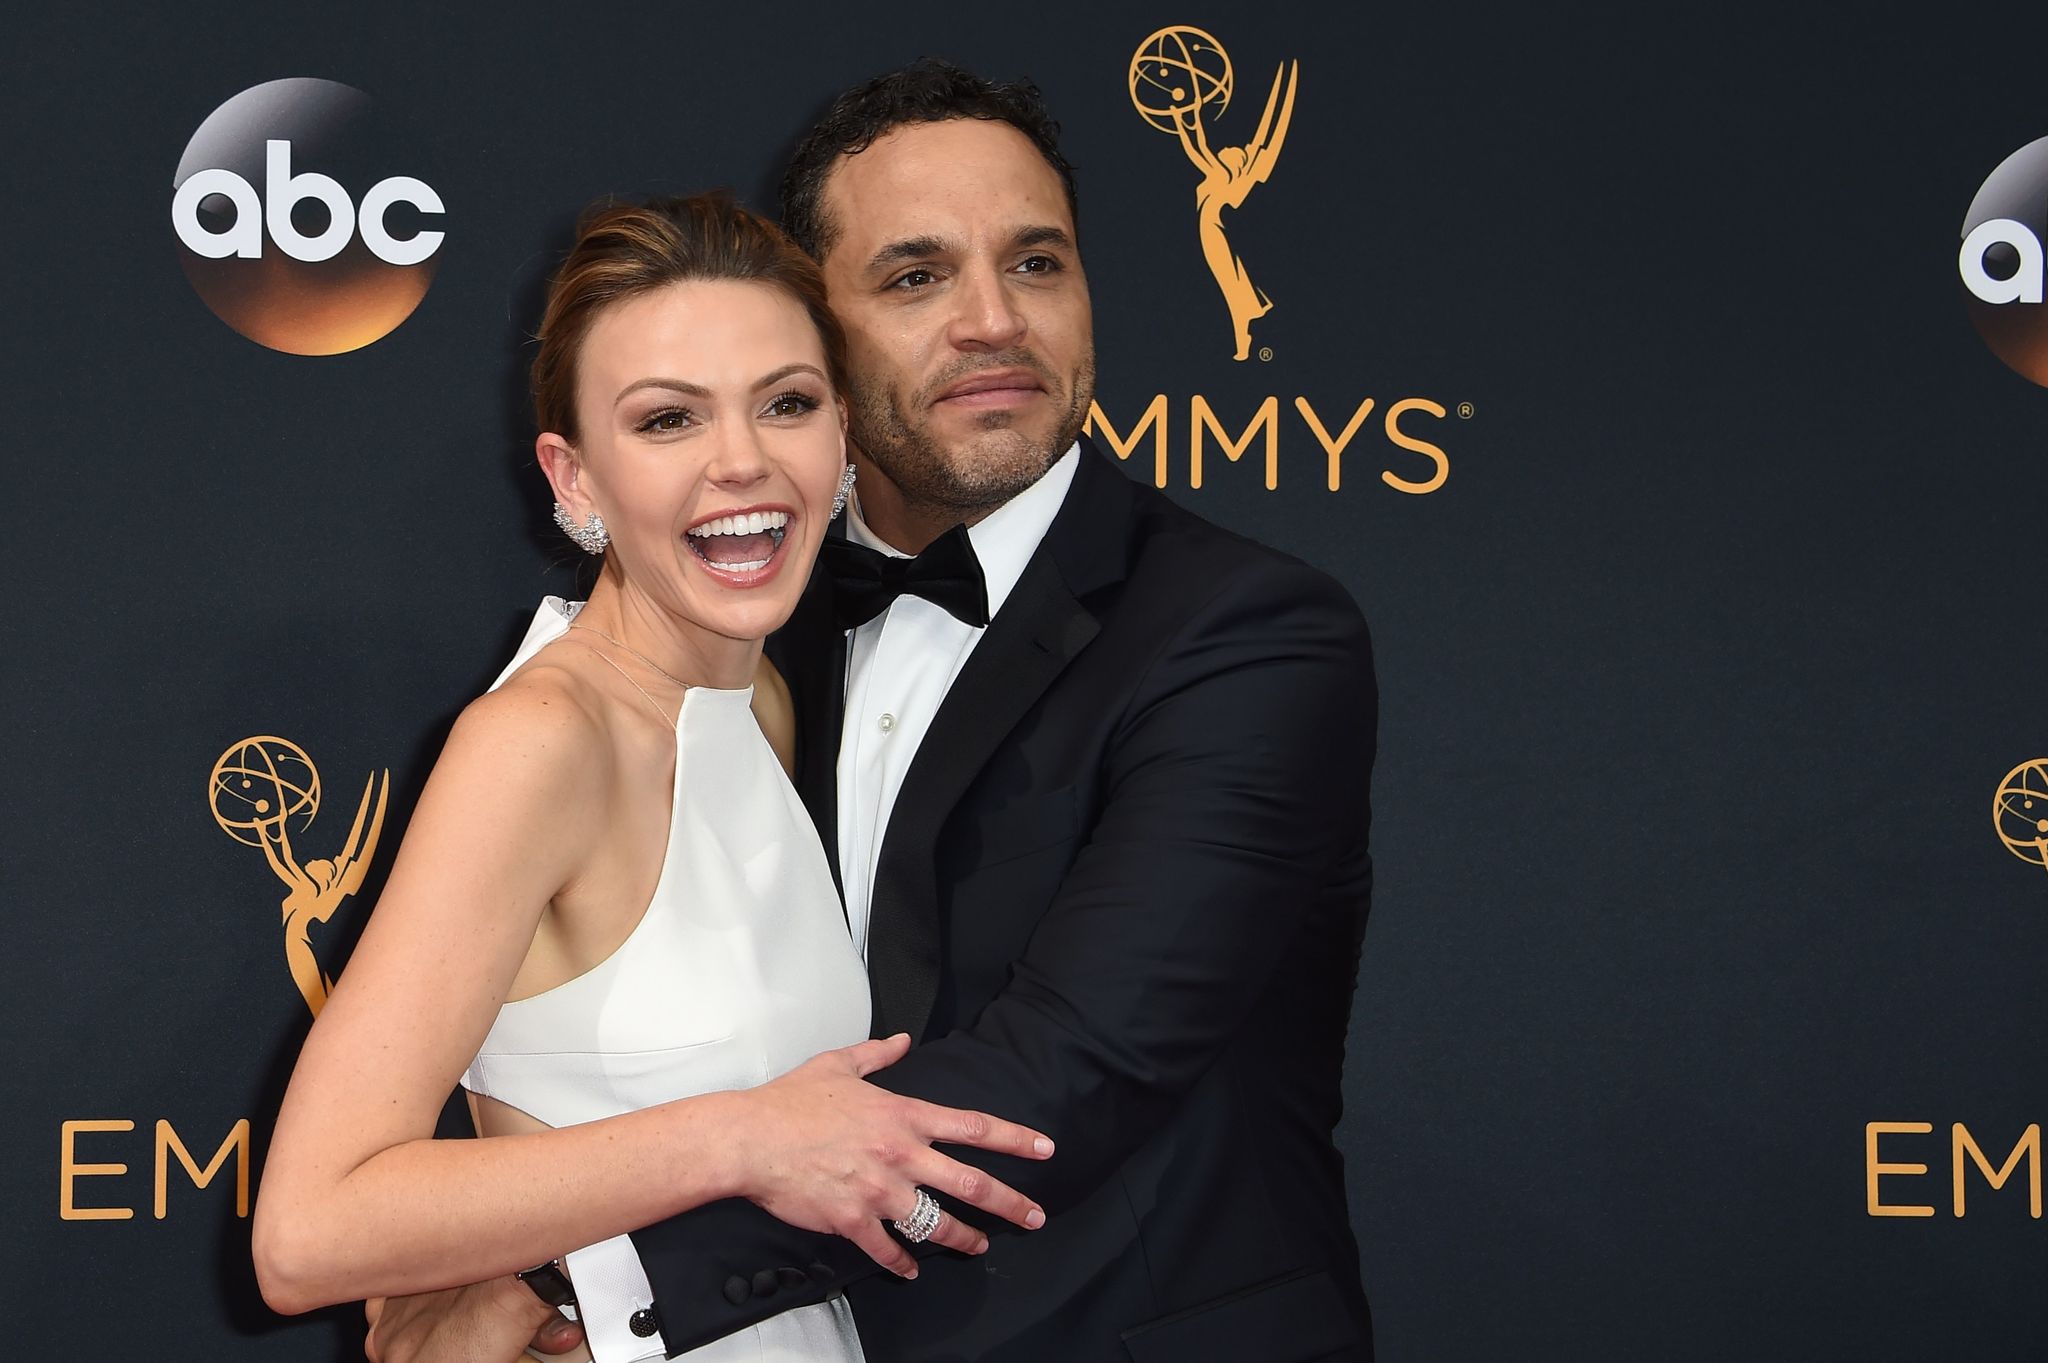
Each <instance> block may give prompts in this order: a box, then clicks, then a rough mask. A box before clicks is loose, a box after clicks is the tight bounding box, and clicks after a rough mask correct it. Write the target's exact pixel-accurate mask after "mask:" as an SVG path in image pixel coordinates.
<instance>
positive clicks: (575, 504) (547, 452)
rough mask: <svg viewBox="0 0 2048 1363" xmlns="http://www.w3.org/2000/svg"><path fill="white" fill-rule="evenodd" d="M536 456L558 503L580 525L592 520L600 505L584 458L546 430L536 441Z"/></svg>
mask: <svg viewBox="0 0 2048 1363" xmlns="http://www.w3.org/2000/svg"><path fill="white" fill-rule="evenodd" d="M533 457H534V460H535V461H536V462H537V463H539V465H540V471H541V472H542V473H544V474H546V475H547V479H548V486H549V487H551V488H553V489H554V493H555V500H556V501H557V502H560V503H561V504H562V505H563V506H566V507H568V508H569V512H570V514H571V515H573V516H575V518H576V519H577V521H578V522H583V521H587V520H589V519H590V515H591V513H592V512H594V511H596V510H597V503H596V502H595V501H594V500H592V498H591V495H590V486H589V480H588V479H586V478H585V477H584V476H583V456H581V455H580V454H578V453H577V452H576V447H575V446H574V445H571V444H570V443H569V442H568V441H567V440H564V439H563V438H562V437H561V436H559V435H557V434H555V432H553V431H542V432H541V433H540V435H539V436H537V437H536V438H535V439H534V442H533Z"/></svg>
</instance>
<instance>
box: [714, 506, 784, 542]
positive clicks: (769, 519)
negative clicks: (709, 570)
mask: <svg viewBox="0 0 2048 1363" xmlns="http://www.w3.org/2000/svg"><path fill="white" fill-rule="evenodd" d="M788 524H789V513H788V512H786V511H755V512H751V513H749V514H748V515H745V516H721V517H719V518H718V519H717V520H715V521H706V522H704V524H702V525H698V526H692V527H691V529H690V533H691V534H692V535H694V536H696V537H698V538H700V539H702V538H704V537H706V536H709V535H758V534H760V533H761V532H762V531H764V530H780V529H782V528H783V527H784V526H786V525H788Z"/></svg>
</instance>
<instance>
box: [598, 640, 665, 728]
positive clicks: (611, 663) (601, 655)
mask: <svg viewBox="0 0 2048 1363" xmlns="http://www.w3.org/2000/svg"><path fill="white" fill-rule="evenodd" d="M590 632H591V633H592V634H597V633H599V632H600V631H598V630H591V631H590ZM571 642H580V641H574V640H572V641H571ZM583 647H584V648H585V649H586V650H588V651H589V653H590V654H591V656H593V657H595V658H596V659H597V660H598V661H599V662H601V663H603V664H604V665H605V666H606V667H609V668H610V669H611V670H612V671H614V672H616V673H618V674H619V675H620V676H621V677H624V678H625V679H626V685H628V686H630V687H632V688H633V689H634V690H635V691H638V692H639V693H640V699H642V700H644V701H646V702H647V704H648V706H649V707H650V708H651V709H652V710H653V711H654V713H655V714H657V715H660V716H661V720H662V723H664V724H666V725H668V727H669V728H670V729H674V728H675V727H676V725H677V724H678V723H679V722H680V721H681V718H682V712H681V711H677V712H676V714H675V715H673V716H671V715H670V714H669V712H668V711H666V710H664V709H662V708H661V705H660V703H659V702H657V701H656V700H655V699H654V697H652V696H650V695H648V694H647V688H646V687H644V686H642V685H641V684H640V683H639V682H636V681H634V680H633V674H632V673H630V672H628V671H626V669H625V668H623V667H620V666H619V663H618V660H617V659H616V658H614V657H612V656H611V655H610V654H608V653H606V652H604V651H603V650H601V649H595V648H591V647H590V645H588V644H584V645H583ZM657 670H659V669H657Z"/></svg>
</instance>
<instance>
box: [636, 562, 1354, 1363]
mask: <svg viewBox="0 0 2048 1363" xmlns="http://www.w3.org/2000/svg"><path fill="white" fill-rule="evenodd" d="M1246 577H1249V578H1250V580H1246ZM1375 723H1376V692H1375V689H1374V684H1373V677H1372V661H1371V648H1370V644H1369V641H1368V638H1367V635H1366V630H1365V624H1364V621H1363V620H1362V619H1361V618H1360V617H1359V614H1358V611H1357V609H1356V607H1355V606H1353V605H1352V603H1351V601H1350V599H1349V598H1348V597H1347V596H1346V595H1345V594H1344V592H1343V590H1342V589H1341V588H1340V587H1338V586H1337V585H1336V584H1335V583H1334V582H1332V581H1330V580H1329V579H1328V578H1326V577H1324V576H1322V575H1321V574H1319V573H1315V572H1313V571H1311V570H1308V569H1305V568H1299V567H1289V568H1281V567H1275V568H1270V569H1265V570H1262V571H1259V572H1257V573H1254V574H1247V575H1245V576H1244V577H1237V578H1233V579H1232V580H1231V581H1230V582H1228V583H1227V584H1226V585H1224V586H1223V587H1221V588H1220V590H1219V591H1218V593H1217V595H1216V596H1215V598H1213V599H1212V600H1211V601H1210V602H1209V603H1208V605H1207V606H1206V607H1205V608H1204V609H1202V610H1201V611H1198V612H1196V613H1195V615H1194V616H1193V617H1192V618H1191V619H1190V620H1189V621H1188V622H1187V624H1186V625H1185V626H1184V627H1183V628H1182V629H1181V630H1180V631H1179V632H1178V634H1177V635H1176V637H1175V638H1174V640H1173V641H1172V643H1171V644H1170V645H1169V646H1168V648H1167V649H1166V650H1165V651H1164V652H1163V654H1162V655H1161V656H1160V658H1159V659H1158V660H1157V661H1156V662H1155V663H1154V664H1153V665H1152V666H1151V667H1150V668H1149V669H1148V672H1147V678H1146V682H1145V684H1144V686H1143V688H1142V689H1141V691H1140V693H1139V696H1138V700H1137V703H1136V704H1135V705H1134V706H1133V707H1132V709H1131V711H1130V712H1129V713H1128V714H1126V715H1125V717H1124V720H1123V728H1122V731H1121V732H1120V734H1119V736H1118V740H1117V742H1116V743H1115V745H1114V748H1113V750H1112V752H1111V753H1110V754H1109V758H1108V769H1107V772H1106V782H1105V787H1104V790H1105V796H1104V802H1103V807H1102V810H1101V815H1100V817H1099V819H1098V820H1097V822H1096V824H1095V826H1094V828H1093V830H1092V832H1091V834H1090V836H1089V838H1088V842H1087V844H1086V846H1085V847H1084V848H1083V849H1082V851H1081V852H1080V854H1079V856H1078V857H1077V859H1076V860H1075V862H1074V865H1073V867H1072V868H1071V869H1070V871H1069V873H1068V875H1067V876H1066V878H1065V880H1064V881H1063V882H1062V884H1061V886H1060V890H1059V893H1058V894H1057V896H1056V897H1055V899H1054V902H1053V903H1052V905H1051V906H1050V907H1049V908H1048V910H1047V912H1046V913H1045V915H1044V917H1043V919H1042V920H1041V921H1040V922H1039V924H1038V925H1037V927H1036V929H1035V931H1034V932H1033V934H1032V937H1031V942H1030V946H1029V947H1028V948H1027V950H1026V951H1025V953H1024V955H1023V956H1022V958H1020V959H1019V960H1018V961H1017V963H1016V965H1015V969H1014V973H1013V976H1012V978H1011V980H1010V982H1009V984H1008V985H1006V986H1005V988H1004V990H1003V992H1002V993H1001V994H1000V995H998V996H997V997H996V998H995V999H994V1000H993V1001H991V1002H990V1003H989V1005H988V1006H987V1007H986V1008H985V1009H983V1011H982V1013H981V1014H980V1016H979V1017H977V1018H976V1019H975V1020H974V1021H973V1022H972V1023H971V1024H969V1025H968V1026H966V1027H963V1028H960V1029H959V1030H957V1031H954V1032H952V1033H950V1034H948V1035H946V1036H944V1037H941V1038H937V1039H935V1040H933V1041H930V1042H927V1043H925V1044H923V1045H921V1046H917V1047H915V1048H913V1049H912V1051H911V1053H910V1054H909V1055H908V1056H906V1057H905V1058H904V1060H902V1061H901V1062H899V1063H898V1064H897V1065H896V1066H895V1067H893V1068H892V1069H891V1070H890V1071H887V1072H885V1073H884V1074H882V1075H880V1076H878V1082H881V1083H884V1084H886V1085H887V1086H888V1087H890V1088H892V1089H894V1090H896V1091H897V1092H900V1093H905V1094H911V1095H915V1096H918V1097H921V1098H926V1099H929V1100H932V1101H939V1102H946V1103H951V1104H956V1105H960V1106H965V1107H979V1108H981V1109H983V1110H987V1111H993V1112H997V1113H1000V1114H1001V1115H1003V1116H1005V1117H1009V1118H1012V1119H1013V1120H1018V1121H1022V1122H1026V1123H1029V1124H1031V1125H1033V1126H1035V1127H1037V1128H1038V1129H1039V1130H1042V1131H1044V1132H1046V1133H1047V1134H1048V1135H1050V1136H1052V1137H1053V1139H1054V1140H1055V1141H1057V1142H1058V1143H1059V1153H1058V1154H1057V1155H1056V1156H1055V1157H1054V1158H1053V1159H1052V1160H1050V1161H1047V1162H1045V1163H1044V1164H1034V1165H1031V1167H1028V1168H1026V1167H1023V1165H1024V1162H1022V1161H1016V1160H1010V1159H1002V1158H993V1157H984V1156H982V1155H980V1154H972V1155H969V1156H967V1157H966V1159H967V1162H970V1163H973V1164H975V1165H977V1166H979V1167H981V1168H983V1169H985V1170H987V1171H988V1172H990V1173H993V1174H995V1175H996V1176H997V1177H999V1178H1002V1179H1004V1180H1006V1181H1008V1182H1010V1183H1011V1185H1012V1186H1014V1187H1016V1188H1018V1189H1019V1190H1020V1191H1023V1192H1025V1193H1027V1194H1028V1195H1030V1196H1032V1197H1034V1198H1035V1199H1037V1200H1038V1201H1039V1202H1040V1203H1041V1205H1043V1206H1044V1207H1045V1208H1046V1210H1047V1212H1048V1214H1049V1215H1051V1216H1057V1215H1058V1214H1059V1213H1060V1211H1062V1210H1063V1209H1065V1208H1067V1207H1071V1206H1073V1205H1074V1204H1075V1203H1077V1202H1079V1201H1080V1200H1081V1199H1083V1198H1084V1197H1086V1196H1087V1195H1088V1194H1089V1193H1091V1192H1092V1191H1094V1189H1096V1188H1097V1187H1099V1186H1100V1185H1101V1184H1102V1182H1103V1181H1104V1180H1105V1179H1106V1178H1107V1177H1108V1176H1109V1175H1110V1174H1111V1173H1112V1172H1113V1171H1114V1170H1115V1169H1116V1168H1117V1167H1118V1166H1119V1165H1120V1164H1121V1163H1122V1162H1123V1160H1124V1159H1126V1158H1127V1157H1128V1156H1129V1154H1130V1153H1131V1151H1133V1150H1134V1149H1136V1148H1137V1147H1138V1146H1139V1145H1140V1144H1142V1143H1143V1142H1144V1141H1145V1140H1146V1139H1148V1138H1149V1137H1150V1136H1151V1135H1152V1134H1153V1133H1154V1132H1156V1131H1157V1130H1159V1129H1160V1127H1161V1126H1162V1125H1163V1123H1164V1122H1165V1121H1166V1120H1167V1118H1168V1117H1169V1115H1170V1114H1171V1113H1172V1111H1173V1109H1174V1106H1175V1104H1176V1103H1177V1102H1178V1101H1179V1099H1180V1097H1181V1096H1182V1095H1183V1094H1185V1093H1186V1092H1187V1090H1188V1089H1189V1088H1190V1087H1192V1086H1193V1084H1194V1083H1195V1082H1196V1081H1197V1080H1198V1079H1199V1078H1200V1077H1201V1076H1202V1074H1203V1073H1204V1072H1205V1071H1206V1070H1207V1069H1208V1067H1209V1066H1210V1065H1211V1064H1212V1063H1213V1062H1214V1061H1215V1059H1216V1058H1217V1056H1218V1055H1220V1054H1221V1053H1222V1052H1223V1050H1224V1049H1225V1048H1226V1047H1227V1046H1228V1045H1229V1044H1231V1042H1232V1040H1233V1039H1234V1037H1235V1036H1236V1035H1237V1033H1238V1030H1239V1028H1240V1026H1241V1024H1242V1023H1243V1021H1244V1019H1245V1017H1246V1015H1247V1014H1248V1013H1249V1012H1250V1010H1251V1008H1252V1007H1253V1005H1254V1004H1255V1003H1256V1001H1257V1000H1258V999H1259V998H1260V997H1261V995H1263V994H1264V993H1265V992H1266V991H1267V990H1268V989H1269V988H1270V987H1272V985H1273V980H1272V972H1273V969H1274V966H1275V964H1276V963H1277V962H1278V961H1279V960H1280V959H1281V956H1282V953H1283V952H1285V951H1286V949H1287V948H1288V946H1289V944H1290V943H1291V942H1293V941H1294V940H1295V938H1296V935H1297V933H1298V932H1299V931H1300V930H1301V929H1302V928H1303V926H1304V925H1305V922H1306V916H1307V915H1309V914H1311V913H1318V912H1320V913H1326V914H1327V913H1331V912H1346V913H1347V915H1348V916H1355V915H1356V914H1357V913H1362V911H1363V906H1364V899H1365V895H1366V893H1367V888H1368V885H1369V862H1368V861H1367V858H1366V850H1365V849H1366V834H1367V824H1368V819H1369V802H1368V788H1369V781H1370V773H1371V765H1372V757H1373V748H1374V729H1375ZM750 1212H751V1209H750V1208H747V1207H745V1206H744V1205H741V1204H732V1203H720V1204H715V1205H714V1206H712V1207H709V1208H702V1209H699V1210H698V1211H696V1212H691V1213H688V1214H685V1215H684V1216H681V1217H677V1218H674V1219H672V1220H670V1221H667V1222H664V1223H662V1224H661V1225H659V1226H655V1227H651V1228H649V1229H647V1230H645V1231H640V1232H636V1233H635V1235H634V1241H635V1243H636V1245H637V1246H638V1248H639V1250H640V1253H641V1257H642V1259H643V1260H644V1261H645V1263H646V1265H647V1269H648V1275H649V1277H650V1279H651V1280H652V1282H653V1284H654V1286H655V1290H656V1298H657V1301H658V1303H659V1306H660V1310H661V1314H662V1322H663V1333H664V1336H665V1338H666V1342H667V1345H668V1347H669V1349H670V1350H672V1351H674V1350H680V1349H682V1348H685V1347H688V1346H690V1345H693V1344H696V1343H700V1342H702V1341H704V1340H706V1339H709V1338H715V1337H716V1336H718V1335H720V1334H724V1333H727V1332H730V1331H731V1330H734V1329H738V1328H740V1327H741V1326H744V1325H746V1324H748V1323H751V1322H752V1321H754V1320H758V1319H761V1318H763V1317H765V1316H767V1315H770V1314H773V1313H775V1312H776V1311H781V1310H787V1309H789V1308H790V1307H792V1306H797V1305H803V1304H806V1303H807V1302H810V1301H815V1300H817V1299H818V1298H819V1297H820V1296H822V1295H823V1293H822V1291H821V1290H818V1289H820V1288H823V1287H835V1286H839V1285H841V1284H843V1283H844V1282H845V1281H846V1280H847V1278H848V1277H850V1276H851V1277H857V1276H861V1275H863V1274H864V1273H865V1272H867V1271H868V1266H867V1265H864V1264H863V1263H861V1262H859V1261H858V1259H857V1258H856V1257H854V1256H849V1255H846V1254H844V1253H843V1251H842V1250H841V1248H840V1247H836V1246H833V1245H831V1244H829V1243H826V1242H822V1241H820V1240H819V1239H818V1238H817V1237H807V1236H803V1235H801V1234H798V1233H796V1232H792V1231H789V1230H788V1229H787V1228H785V1227H778V1226H775V1225H773V1224H772V1223H769V1222H767V1221H766V1220H765V1218H760V1217H758V1216H754V1215H751V1214H750ZM991 1229H994V1228H993V1227H991ZM783 1266H805V1267H806V1270H807V1271H808V1269H810V1268H817V1269H823V1270H825V1277H824V1281H823V1282H810V1283H808V1284H807V1285H806V1286H805V1287H803V1288H802V1289H800V1290H792V1289H793V1288H794V1285H793V1284H792V1285H791V1286H789V1287H783V1288H778V1289H777V1290H775V1291H773V1292H771V1293H768V1294H764V1295H759V1296H757V1295H754V1294H753V1286H754V1284H755V1282H756V1280H757V1276H758V1275H759V1274H760V1273H761V1272H762V1271H763V1270H767V1271H768V1272H769V1273H770V1276H773V1273H774V1271H775V1270H777V1269H779V1268H781V1267H783ZM811 1276H813V1277H816V1276H817V1275H815V1274H813V1275H811Z"/></svg>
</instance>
